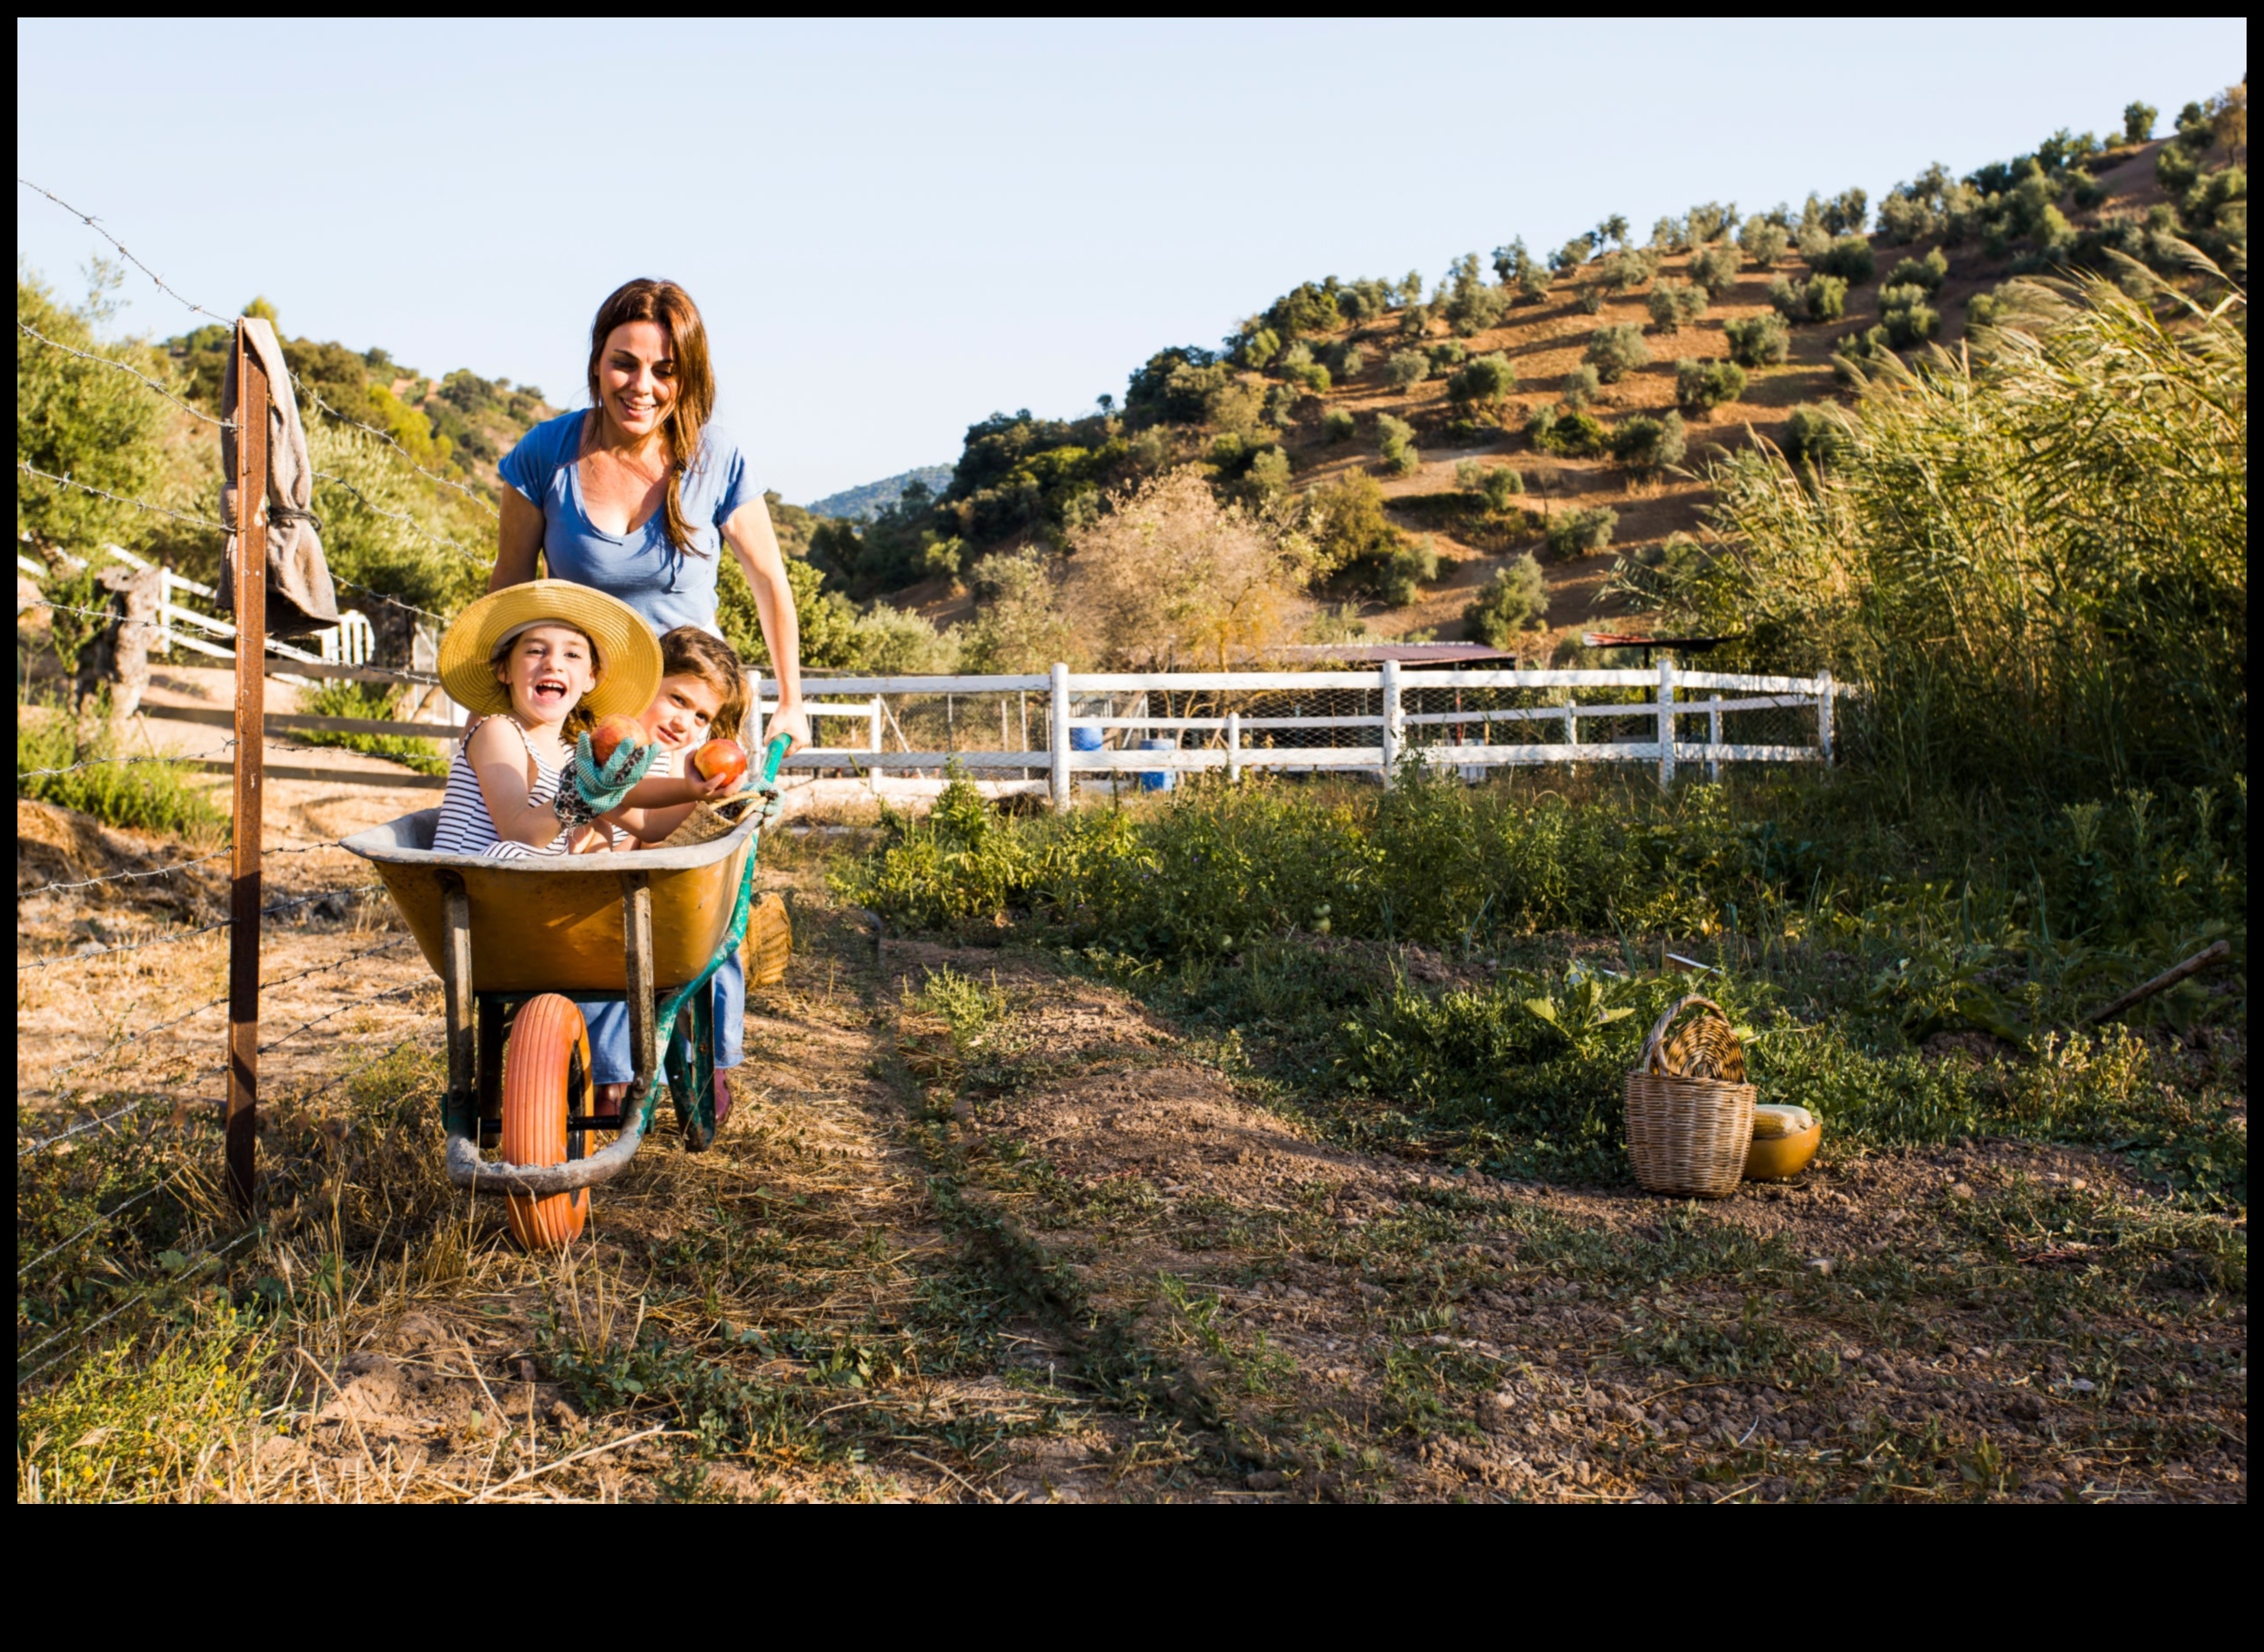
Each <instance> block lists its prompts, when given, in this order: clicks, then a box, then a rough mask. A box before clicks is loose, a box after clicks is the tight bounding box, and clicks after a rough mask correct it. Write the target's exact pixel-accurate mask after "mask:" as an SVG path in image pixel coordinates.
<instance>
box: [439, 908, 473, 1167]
mask: <svg viewBox="0 0 2264 1652" xmlns="http://www.w3.org/2000/svg"><path fill="white" fill-rule="evenodd" d="M440 991H441V995H442V997H443V998H444V999H445V1001H446V1010H447V1017H448V1097H447V1100H446V1102H445V1103H442V1105H441V1110H440V1117H441V1120H442V1122H443V1123H444V1124H446V1127H447V1130H448V1132H449V1133H450V1134H451V1135H457V1136H469V1137H471V1138H472V1139H474V1140H477V1139H478V1132H479V1127H480V1096H479V1029H478V1026H477V1023H476V1022H475V1017H474V1015H473V1010H472V902H471V897H470V896H468V895H467V894H466V893H465V892H464V881H463V879H461V877H457V876H456V875H455V874H454V873H453V872H450V873H446V874H444V875H443V877H442V878H441V881H440Z"/></svg>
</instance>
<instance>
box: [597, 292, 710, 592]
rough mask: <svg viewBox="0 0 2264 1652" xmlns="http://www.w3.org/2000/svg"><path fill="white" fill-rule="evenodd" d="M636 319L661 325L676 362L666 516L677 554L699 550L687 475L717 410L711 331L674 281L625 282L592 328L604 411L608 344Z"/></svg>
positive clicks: (668, 420) (667, 434)
mask: <svg viewBox="0 0 2264 1652" xmlns="http://www.w3.org/2000/svg"><path fill="white" fill-rule="evenodd" d="M633 321H649V322H656V323H657V324H659V326H660V328H661V330H662V331H664V332H665V333H667V335H668V351H669V355H670V357H671V359H672V360H674V361H675V363H676V399H675V400H674V401H673V402H671V403H670V404H669V406H668V412H667V413H666V415H665V416H664V418H662V420H661V433H662V435H663V436H664V438H665V440H667V443H668V494H667V497H666V499H664V501H663V502H662V505H661V515H662V519H663V520H664V522H665V523H666V524H667V527H668V538H669V542H670V543H671V544H672V545H674V546H675V547H676V548H677V549H678V550H688V551H693V552H694V553H695V554H704V553H701V552H700V551H699V549H698V547H696V546H695V545H694V544H693V540H692V527H691V524H690V523H688V522H686V520H684V476H685V473H686V471H687V470H689V469H691V468H692V467H693V464H694V463H695V462H697V461H698V460H699V457H700V436H701V433H702V432H704V431H705V430H706V429H707V427H708V417H709V416H710V415H711V414H713V413H714V412H715V370H714V368H711V367H710V366H709V365H708V328H707V325H706V324H705V323H703V322H702V321H701V320H700V306H699V305H697V304H695V303H693V302H692V295H691V294H689V293H687V292H686V291H685V290H684V289H683V288H682V287H678V285H677V284H676V283H675V282H674V281H657V280H652V279H651V278H650V277H649V276H639V277H638V278H637V279H636V280H634V281H625V282H623V283H622V284H621V285H620V287H616V288H615V289H614V290H613V295H612V296H611V297H609V298H607V299H606V302H604V303H602V304H600V305H599V306H598V318H597V320H595V321H593V322H591V324H590V405H591V406H592V407H595V408H599V409H603V407H604V406H605V398H604V397H603V396H602V395H600V394H599V389H598V366H599V362H600V361H602V360H604V359H605V354H606V339H608V338H612V337H613V329H614V328H616V327H624V326H627V325H628V324H629V323H630V322H633Z"/></svg>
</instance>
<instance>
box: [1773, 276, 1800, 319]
mask: <svg viewBox="0 0 2264 1652" xmlns="http://www.w3.org/2000/svg"><path fill="white" fill-rule="evenodd" d="M1768 296H1769V302H1770V303H1771V304H1774V306H1775V307H1776V313H1777V314H1778V315H1780V316H1781V317H1784V319H1785V320H1787V321H1806V320H1807V319H1808V295H1807V294H1806V293H1804V292H1803V291H1802V290H1801V289H1800V288H1799V287H1795V286H1794V285H1793V284H1792V283H1791V282H1790V281H1789V280H1786V279H1785V278H1784V277H1783V276H1781V275H1780V276H1778V277H1777V278H1776V279H1775V280H1773V281H1771V282H1770V283H1769V288H1768Z"/></svg>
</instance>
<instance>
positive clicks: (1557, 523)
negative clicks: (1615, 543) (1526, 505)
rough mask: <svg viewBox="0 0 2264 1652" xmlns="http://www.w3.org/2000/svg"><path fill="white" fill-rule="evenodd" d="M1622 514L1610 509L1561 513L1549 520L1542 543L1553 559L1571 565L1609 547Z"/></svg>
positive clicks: (1601, 508)
mask: <svg viewBox="0 0 2264 1652" xmlns="http://www.w3.org/2000/svg"><path fill="white" fill-rule="evenodd" d="M1619 520H1620V516H1619V513H1618V512H1617V511H1615V510H1613V509H1612V508H1611V507H1610V506H1607V505H1593V506H1587V507H1586V508H1585V509H1580V510H1571V511H1559V512H1557V513H1556V514H1555V515H1554V516H1552V517H1550V518H1549V525H1548V527H1547V528H1545V529H1543V530H1542V542H1544V543H1545V544H1546V545H1547V546H1548V548H1549V555H1550V556H1551V557H1556V558H1557V560H1558V561H1560V562H1565V561H1570V560H1571V558H1573V557H1585V556H1587V555H1589V554H1590V553H1591V552H1593V551H1599V550H1602V549H1605V548H1607V546H1609V545H1610V543H1611V542H1612V530H1613V529H1614V528H1617V527H1618V526H1619Z"/></svg>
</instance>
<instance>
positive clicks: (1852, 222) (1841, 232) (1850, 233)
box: [1809, 189, 1870, 237]
mask: <svg viewBox="0 0 2264 1652" xmlns="http://www.w3.org/2000/svg"><path fill="white" fill-rule="evenodd" d="M1809 200H1810V203H1811V204H1812V203H1813V202H1814V201H1815V200H1816V197H1815V196H1813V195H1810V197H1809ZM1869 200H1870V198H1869V196H1867V195H1866V194H1864V193H1863V192H1862V191H1861V190H1860V189H1843V190H1841V191H1840V193H1838V194H1836V195H1834V196H1833V197H1832V199H1831V200H1830V201H1828V202H1826V203H1825V206H1824V207H1823V210H1822V212H1821V213H1820V214H1819V215H1818V218H1819V221H1820V222H1822V223H1823V226H1824V228H1825V229H1826V230H1828V231H1830V232H1831V233H1832V234H1833V235H1835V236H1842V237H1854V236H1860V235H1861V234H1862V232H1863V225H1864V222H1866V220H1867V219H1868V218H1869Z"/></svg>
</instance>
